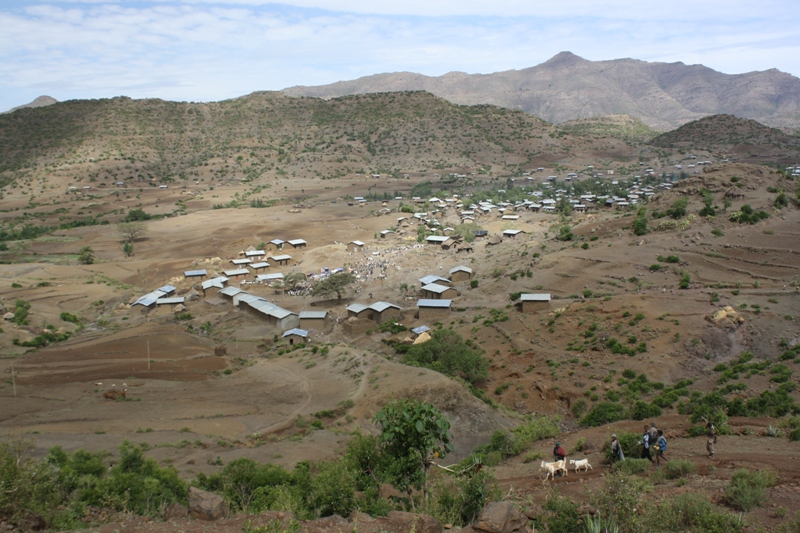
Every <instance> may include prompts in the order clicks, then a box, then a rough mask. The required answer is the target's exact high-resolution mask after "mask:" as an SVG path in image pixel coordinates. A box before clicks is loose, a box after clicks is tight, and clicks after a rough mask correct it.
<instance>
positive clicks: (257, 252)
mask: <svg viewBox="0 0 800 533" xmlns="http://www.w3.org/2000/svg"><path fill="white" fill-rule="evenodd" d="M266 253H267V252H265V251H264V250H250V251H249V252H245V253H244V255H246V256H247V257H254V256H257V255H265V254H266Z"/></svg>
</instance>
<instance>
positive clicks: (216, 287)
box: [200, 276, 228, 296]
mask: <svg viewBox="0 0 800 533" xmlns="http://www.w3.org/2000/svg"><path fill="white" fill-rule="evenodd" d="M227 283H228V278H226V277H224V276H218V277H216V278H211V279H206V280H203V282H202V283H201V284H200V287H201V288H202V289H203V296H205V295H206V294H207V293H208V291H212V292H219V291H221V290H222V289H224V288H225V285H227Z"/></svg>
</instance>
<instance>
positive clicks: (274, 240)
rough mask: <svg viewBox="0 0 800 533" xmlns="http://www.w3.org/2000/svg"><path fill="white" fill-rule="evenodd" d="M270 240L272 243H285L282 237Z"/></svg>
mask: <svg viewBox="0 0 800 533" xmlns="http://www.w3.org/2000/svg"><path fill="white" fill-rule="evenodd" d="M269 242H270V243H272V244H277V245H278V246H280V245H281V244H283V241H282V240H280V239H272V240H271V241H269Z"/></svg>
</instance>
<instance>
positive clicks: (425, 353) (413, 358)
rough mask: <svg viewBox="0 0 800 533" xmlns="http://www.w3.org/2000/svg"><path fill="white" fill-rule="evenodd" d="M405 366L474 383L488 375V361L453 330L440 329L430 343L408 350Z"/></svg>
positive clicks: (434, 333)
mask: <svg viewBox="0 0 800 533" xmlns="http://www.w3.org/2000/svg"><path fill="white" fill-rule="evenodd" d="M403 362H404V363H406V364H413V365H419V366H424V367H427V368H430V369H432V370H436V371H437V372H441V373H442V374H447V375H448V376H455V377H460V378H462V379H465V380H467V381H469V382H470V383H475V382H476V381H478V380H481V379H486V377H487V376H488V375H489V361H487V360H486V359H485V358H484V357H483V355H481V354H480V353H479V352H478V351H477V350H473V349H472V348H470V347H469V346H467V344H466V343H465V342H464V339H463V338H462V337H461V335H459V334H458V333H456V332H455V331H453V330H450V329H437V330H436V331H434V332H433V334H432V335H431V340H429V341H428V342H423V343H422V344H415V345H413V346H411V347H409V349H408V351H407V352H406V354H405V356H404V358H403Z"/></svg>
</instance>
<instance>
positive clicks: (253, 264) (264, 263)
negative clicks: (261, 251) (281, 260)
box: [250, 261, 269, 269]
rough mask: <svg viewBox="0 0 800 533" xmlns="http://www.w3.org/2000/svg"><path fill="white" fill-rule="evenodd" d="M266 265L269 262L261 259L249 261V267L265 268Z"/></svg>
mask: <svg viewBox="0 0 800 533" xmlns="http://www.w3.org/2000/svg"><path fill="white" fill-rule="evenodd" d="M268 266H269V263H267V262H266V261H262V262H260V263H250V268H255V269H259V268H267V267H268Z"/></svg>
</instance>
